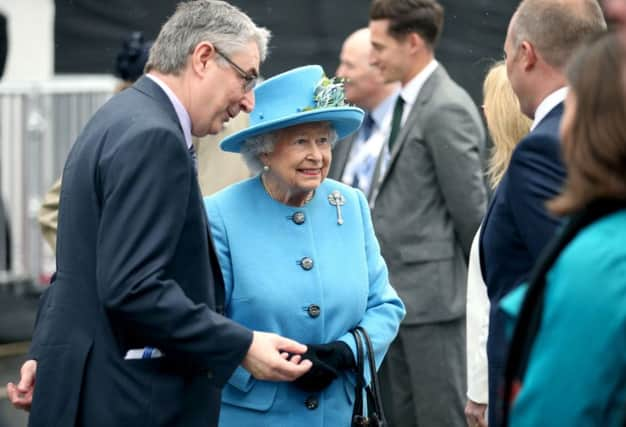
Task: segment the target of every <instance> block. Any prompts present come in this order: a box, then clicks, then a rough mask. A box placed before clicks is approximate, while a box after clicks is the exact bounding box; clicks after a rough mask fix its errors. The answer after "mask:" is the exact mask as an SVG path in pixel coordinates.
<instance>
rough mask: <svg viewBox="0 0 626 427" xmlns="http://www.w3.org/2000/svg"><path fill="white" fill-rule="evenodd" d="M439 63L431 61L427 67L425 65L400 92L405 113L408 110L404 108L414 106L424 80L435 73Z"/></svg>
mask: <svg viewBox="0 0 626 427" xmlns="http://www.w3.org/2000/svg"><path fill="white" fill-rule="evenodd" d="M438 65H439V63H438V62H437V60H436V59H432V60H431V61H430V62H429V63H428V65H426V66H425V67H424V68H423V69H422V71H420V72H419V73H417V74H416V75H415V77H413V78H412V79H411V80H410V81H409V82H408V83H407V84H406V85H405V86H404V87H403V88H402V90H401V91H400V96H401V97H402V99H403V100H404V104H405V111H406V110H410V108H408V109H407V108H406V106H409V107H410V106H411V105H413V104H415V100H416V99H417V97H418V95H419V94H420V91H421V90H422V86H424V83H426V80H428V78H429V77H430V76H431V74H432V73H434V72H435V70H436V69H437V66H438Z"/></svg>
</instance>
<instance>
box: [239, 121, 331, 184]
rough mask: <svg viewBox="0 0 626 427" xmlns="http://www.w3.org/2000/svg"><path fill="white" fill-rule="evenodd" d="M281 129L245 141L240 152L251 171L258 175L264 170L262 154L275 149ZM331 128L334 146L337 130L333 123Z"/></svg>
mask: <svg viewBox="0 0 626 427" xmlns="http://www.w3.org/2000/svg"><path fill="white" fill-rule="evenodd" d="M281 130H282V129H278V130H275V131H272V132H268V133H264V134H262V135H256V136H251V137H250V138H248V139H246V140H245V141H244V142H243V144H242V145H241V151H240V152H241V155H242V156H243V160H244V162H245V163H246V166H248V169H249V170H250V173H252V174H253V175H258V174H259V173H261V172H263V166H264V165H263V162H262V161H261V155H262V154H265V153H271V152H272V151H274V147H275V146H276V143H277V142H278V135H279V133H280V131H281ZM329 130H330V134H329V136H328V138H329V140H330V146H331V147H333V148H334V147H335V144H336V143H337V132H336V131H335V129H334V128H333V127H332V125H331V126H330V128H329Z"/></svg>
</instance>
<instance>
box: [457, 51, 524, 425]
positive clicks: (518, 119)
mask: <svg viewBox="0 0 626 427" xmlns="http://www.w3.org/2000/svg"><path fill="white" fill-rule="evenodd" d="M483 113H484V115H485V121H486V122H487V129H488V130H489V134H490V136H491V139H492V141H493V148H492V151H491V156H490V158H489V168H488V170H487V175H488V177H489V184H490V186H491V188H492V189H495V188H496V187H497V186H498V183H499V182H500V180H501V179H502V176H503V175H504V172H505V171H506V168H507V167H508V166H509V162H510V160H511V154H512V153H513V149H514V148H515V145H516V144H517V143H518V141H520V140H521V139H522V138H523V137H524V136H525V135H526V134H527V133H528V131H529V130H530V125H531V120H530V119H529V118H528V117H526V116H525V115H524V114H522V112H521V110H520V105H519V101H518V99H517V96H516V95H515V93H514V92H513V89H512V88H511V84H510V82H509V79H508V77H507V74H506V66H505V64H504V62H503V61H500V62H497V63H495V64H494V65H493V66H492V67H491V68H490V69H489V71H488V72H487V75H486V77H485V81H484V83H483ZM479 235H480V229H479V230H478V231H477V232H476V236H475V237H474V241H473V243H472V249H471V251H470V261H469V271H468V278H467V398H468V400H467V405H466V406H465V417H466V419H467V424H468V425H469V426H470V427H473V426H480V427H485V426H486V425H487V421H486V416H485V415H486V409H487V403H488V400H489V397H488V376H487V335H488V329H489V298H488V297H487V287H486V286H485V282H484V280H483V277H482V274H481V270H480V258H479V251H478V236H479Z"/></svg>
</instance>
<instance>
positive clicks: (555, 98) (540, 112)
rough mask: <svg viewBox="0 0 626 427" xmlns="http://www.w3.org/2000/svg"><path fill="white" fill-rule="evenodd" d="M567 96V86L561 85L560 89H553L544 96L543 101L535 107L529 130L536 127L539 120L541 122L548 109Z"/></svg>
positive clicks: (550, 109)
mask: <svg viewBox="0 0 626 427" xmlns="http://www.w3.org/2000/svg"><path fill="white" fill-rule="evenodd" d="M566 96H567V88H566V87H562V88H560V89H557V90H555V91H554V92H552V93H551V94H550V95H548V96H546V97H545V98H544V99H543V101H541V103H540V104H539V106H538V107H537V110H536V111H535V118H534V119H533V124H532V126H531V127H530V130H533V129H535V128H536V127H537V125H538V124H539V122H541V121H542V120H543V119H544V118H545V117H546V116H547V115H548V113H549V112H550V111H552V109H553V108H554V107H556V106H557V105H559V104H560V103H561V102H563V101H564V100H565V97H566Z"/></svg>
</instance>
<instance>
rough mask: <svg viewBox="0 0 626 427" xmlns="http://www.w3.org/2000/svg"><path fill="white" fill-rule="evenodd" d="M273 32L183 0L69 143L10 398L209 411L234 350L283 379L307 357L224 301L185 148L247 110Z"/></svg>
mask: <svg viewBox="0 0 626 427" xmlns="http://www.w3.org/2000/svg"><path fill="white" fill-rule="evenodd" d="M268 38H269V32H268V31H267V30H265V29H263V28H259V27H257V26H256V25H254V23H253V22H252V21H251V20H250V18H249V17H247V16H246V15H245V14H243V13H242V12H241V11H239V10H238V9H236V8H235V7H233V6H231V5H229V4H227V3H225V2H221V1H213V0H198V1H192V2H186V3H181V4H180V5H179V7H178V9H177V11H176V13H175V14H174V15H173V16H172V17H171V18H170V19H169V20H168V21H167V22H166V23H165V25H164V26H163V28H162V29H161V32H160V34H159V36H158V38H157V40H156V41H155V43H154V46H153V47H152V50H151V52H150V58H149V60H148V63H147V65H146V71H147V75H146V76H144V77H142V78H141V79H139V80H138V81H137V83H136V84H135V85H134V86H133V87H131V88H129V89H127V90H125V91H123V92H122V93H120V94H118V95H116V96H114V97H113V98H112V99H111V100H110V101H109V102H108V103H107V104H105V105H104V106H103V107H102V108H101V109H100V110H99V111H98V112H97V113H96V114H95V115H94V117H93V118H92V119H91V120H90V122H89V123H88V124H87V125H86V127H85V129H84V130H83V132H82V133H81V135H80V136H79V137H78V139H77V141H76V143H75V144H74V145H73V147H72V149H71V152H70V154H69V156H68V159H67V162H66V164H65V168H64V172H63V184H62V188H61V203H60V211H59V225H58V227H59V231H58V241H57V271H56V274H55V278H54V281H53V283H52V284H51V286H50V288H49V289H48V291H47V292H46V295H45V297H44V298H43V301H42V305H41V307H40V311H39V316H38V322H37V326H36V329H35V333H34V336H33V346H32V348H31V356H32V357H33V360H30V361H28V362H26V364H25V365H24V366H23V368H22V379H21V381H20V384H18V385H17V386H16V385H13V384H10V385H9V387H8V388H9V390H8V392H9V397H10V399H11V401H12V402H13V403H14V405H16V406H20V407H28V406H29V405H30V399H31V397H32V406H31V407H30V410H31V413H30V420H29V425H30V426H50V425H56V426H96V427H98V426H102V427H104V426H107V427H110V426H139V425H149V426H198V427H199V426H202V427H206V426H215V425H217V419H218V414H219V404H220V390H221V387H222V386H223V385H224V383H225V382H226V381H227V379H228V378H229V377H230V375H231V373H232V372H233V371H234V370H235V368H236V367H237V366H238V365H240V364H241V365H243V367H244V368H246V369H247V370H248V371H250V372H251V373H252V375H253V376H255V377H256V378H261V379H270V380H283V381H284V380H293V379H295V378H297V377H298V376H299V375H302V374H303V373H304V372H305V371H307V370H308V369H309V368H310V362H309V361H306V362H302V363H300V364H298V363H297V360H296V361H287V360H285V358H284V355H285V354H286V353H302V352H304V351H306V346H304V345H300V344H298V343H295V342H293V341H291V340H287V339H285V338H282V337H279V336H277V335H273V334H267V333H260V332H252V331H250V330H247V329H246V328H244V327H242V326H239V325H237V324H235V323H234V322H232V321H230V320H229V319H227V318H225V317H223V316H222V315H221V314H220V311H221V310H220V305H221V304H222V301H221V300H222V297H223V290H222V292H220V289H221V286H223V281H222V278H221V275H220V269H219V265H217V261H216V258H215V253H214V249H213V246H212V243H211V240H210V236H208V228H207V224H208V223H207V218H206V216H205V212H204V209H203V204H202V199H201V195H200V189H199V186H198V181H197V178H196V173H195V166H194V160H195V159H194V155H193V153H194V152H193V150H191V147H192V145H191V138H192V135H195V136H203V135H206V134H208V133H217V132H218V131H220V130H221V129H222V127H223V124H224V122H226V121H227V120H228V119H230V118H232V117H234V116H236V115H237V114H238V113H239V112H240V111H241V110H244V111H247V112H249V111H250V110H252V108H253V106H254V95H253V93H252V91H251V89H252V87H253V86H254V81H255V79H256V76H257V75H258V73H259V64H260V62H261V61H262V60H263V59H264V57H265V51H266V45H267V40H268ZM296 359H297V358H296ZM35 371H36V386H34V382H35V378H34V377H35ZM33 388H34V390H33Z"/></svg>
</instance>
